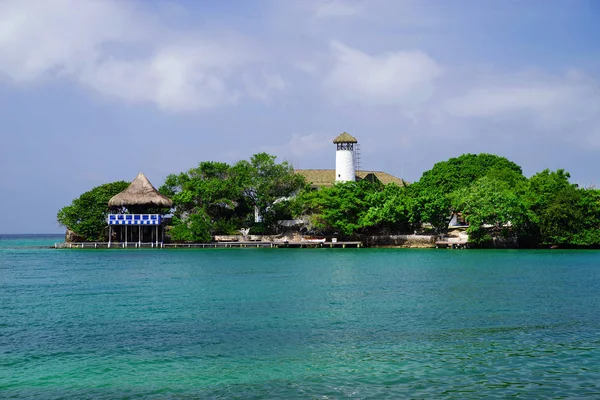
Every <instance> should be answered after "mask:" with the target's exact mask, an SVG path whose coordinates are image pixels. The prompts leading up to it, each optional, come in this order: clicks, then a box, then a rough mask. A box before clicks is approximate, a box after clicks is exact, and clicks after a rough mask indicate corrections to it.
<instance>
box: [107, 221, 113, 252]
mask: <svg viewBox="0 0 600 400" xmlns="http://www.w3.org/2000/svg"><path fill="white" fill-rule="evenodd" d="M111 238H112V225H110V224H109V225H108V248H109V249H110V239H111Z"/></svg>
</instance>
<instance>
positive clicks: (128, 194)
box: [108, 172, 173, 207]
mask: <svg viewBox="0 0 600 400" xmlns="http://www.w3.org/2000/svg"><path fill="white" fill-rule="evenodd" d="M108 206H109V207H131V206H134V207H140V206H145V207H173V201H172V200H171V199H169V198H168V197H167V196H165V195H163V194H161V193H159V192H158V190H156V189H155V188H154V186H152V184H151V183H150V181H149V180H148V178H146V176H145V175H144V174H142V173H141V172H140V173H139V174H138V176H136V177H135V179H134V180H133V182H131V184H130V185H129V186H128V187H127V189H125V190H123V191H122V192H121V193H119V194H117V195H115V196H113V197H112V198H111V199H110V200H109V201H108Z"/></svg>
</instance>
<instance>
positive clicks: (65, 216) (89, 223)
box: [56, 181, 129, 241]
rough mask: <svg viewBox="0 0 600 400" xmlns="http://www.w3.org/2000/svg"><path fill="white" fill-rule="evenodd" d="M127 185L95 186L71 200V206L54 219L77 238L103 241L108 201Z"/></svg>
mask: <svg viewBox="0 0 600 400" xmlns="http://www.w3.org/2000/svg"><path fill="white" fill-rule="evenodd" d="M128 185H129V183H128V182H124V181H118V182H113V183H107V184H104V185H100V186H97V187H95V188H94V189H92V190H90V191H89V192H85V193H83V194H82V195H81V196H79V197H78V198H76V199H75V200H73V203H71V205H69V206H66V207H63V208H62V209H60V211H58V214H57V216H56V218H57V220H58V222H59V223H60V224H61V225H63V226H65V227H67V228H69V229H71V230H72V231H73V232H75V233H76V234H77V235H78V236H81V237H83V238H85V239H87V240H90V241H93V240H98V241H103V240H105V236H106V216H107V215H108V211H109V209H108V200H110V198H111V197H113V196H114V195H116V194H118V193H120V192H122V191H123V190H125V189H126V188H127V186H128Z"/></svg>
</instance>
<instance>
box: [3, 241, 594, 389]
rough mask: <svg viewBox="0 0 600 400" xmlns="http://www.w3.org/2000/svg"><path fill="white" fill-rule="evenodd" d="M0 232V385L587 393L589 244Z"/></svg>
mask: <svg viewBox="0 0 600 400" xmlns="http://www.w3.org/2000/svg"><path fill="white" fill-rule="evenodd" d="M61 239H62V238H61V237H37V236H29V237H19V236H10V237H7V236H5V235H4V236H2V237H0V398H2V399H246V398H248V399H280V398H281V399H296V398H297V399H345V398H352V399H354V398H357V399H358V398H360V399H400V398H427V399H431V398H436V399H437V398H456V399H463V398H466V399H471V398H506V397H511V396H514V397H518V398H531V399H539V398H584V399H586V398H600V307H599V306H600V252H598V251H554V250H548V251H526V250H522V251H518V250H502V251H496V250H487V251H478V250H442V249H439V250H435V249H431V250H423V249H419V250H417V249H414V250H413V249H131V250H124V249H102V250H100V249H97V250H95V249H89V250H85V249H83V250H82V249H60V250H57V249H51V248H48V246H50V245H52V244H53V243H54V242H55V241H61Z"/></svg>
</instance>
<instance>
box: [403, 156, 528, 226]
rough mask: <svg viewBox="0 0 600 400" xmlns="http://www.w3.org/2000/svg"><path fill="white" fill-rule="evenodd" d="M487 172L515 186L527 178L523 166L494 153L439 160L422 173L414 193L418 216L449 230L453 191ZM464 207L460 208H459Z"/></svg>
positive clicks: (467, 184) (464, 186) (498, 179)
mask: <svg viewBox="0 0 600 400" xmlns="http://www.w3.org/2000/svg"><path fill="white" fill-rule="evenodd" d="M484 176H489V177H491V178H493V179H494V180H495V181H504V182H506V183H508V184H509V185H511V186H515V185H521V184H522V183H523V182H525V181H526V179H525V177H524V176H523V173H522V170H521V167H519V166H518V165H517V164H515V163H513V162H512V161H509V160H508V159H506V158H505V157H500V156H497V155H493V154H486V153H481V154H463V155H461V156H460V157H457V158H451V159H449V160H448V161H443V162H438V163H436V164H435V165H434V166H433V168H432V169H431V170H429V171H426V172H424V173H423V175H422V176H421V179H419V181H418V182H416V183H415V184H413V185H411V186H413V187H412V188H411V189H412V193H413V196H414V197H415V199H416V202H417V204H418V206H417V208H416V210H415V216H416V217H417V218H418V219H420V220H421V221H422V222H427V223H430V224H431V225H432V226H433V228H434V229H435V230H436V231H437V232H439V233H442V232H445V231H446V230H447V228H448V223H449V222H450V217H451V215H452V211H456V210H453V209H452V201H451V199H450V198H449V197H450V195H451V193H452V192H454V191H456V190H459V189H464V188H466V187H469V186H470V185H471V184H472V183H473V182H475V181H477V180H478V179H480V178H483V177H484ZM459 211H460V210H459Z"/></svg>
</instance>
